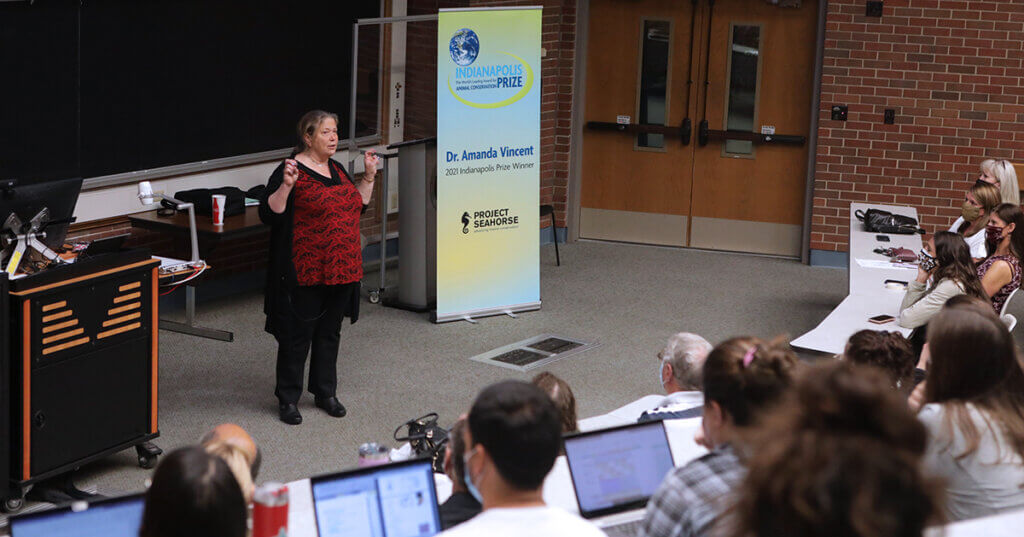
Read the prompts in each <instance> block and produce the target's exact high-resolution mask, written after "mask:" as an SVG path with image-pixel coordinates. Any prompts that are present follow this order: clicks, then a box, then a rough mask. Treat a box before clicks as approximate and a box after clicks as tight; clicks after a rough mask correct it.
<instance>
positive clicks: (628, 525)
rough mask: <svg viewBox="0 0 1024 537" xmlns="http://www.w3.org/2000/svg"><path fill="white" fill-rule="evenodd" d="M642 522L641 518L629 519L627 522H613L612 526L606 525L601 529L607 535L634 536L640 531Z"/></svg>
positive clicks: (615, 536) (609, 536) (618, 536)
mask: <svg viewBox="0 0 1024 537" xmlns="http://www.w3.org/2000/svg"><path fill="white" fill-rule="evenodd" d="M642 522H643V519H639V520H630V521H629V522H623V523H621V524H615V525H614V526H608V527H605V528H601V529H602V530H603V531H604V533H605V535H607V536H608V537H636V534H637V533H640V524H641V523H642Z"/></svg>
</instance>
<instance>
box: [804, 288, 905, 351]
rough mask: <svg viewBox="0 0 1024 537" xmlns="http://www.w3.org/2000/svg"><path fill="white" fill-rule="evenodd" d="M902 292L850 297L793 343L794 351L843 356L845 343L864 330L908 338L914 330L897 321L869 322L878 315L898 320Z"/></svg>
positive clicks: (882, 292)
mask: <svg viewBox="0 0 1024 537" xmlns="http://www.w3.org/2000/svg"><path fill="white" fill-rule="evenodd" d="M902 300H903V291H902V290H890V289H884V288H883V291H881V292H879V293H878V294H877V295H875V296H868V295H850V296H848V297H846V298H844V299H843V301H842V302H840V303H839V305H838V306H836V309H834V310H832V312H831V313H829V314H828V317H825V319H824V320H823V321H821V323H819V324H818V326H817V327H816V328H815V329H814V330H811V331H810V332H807V333H806V334H804V335H802V336H800V337H798V338H796V339H794V340H793V341H791V342H790V344H791V345H793V346H794V347H800V348H803V349H812V350H816V351H819V352H827V353H830V354H841V353H842V352H843V350H844V349H845V348H846V341H847V340H848V339H850V336H852V335H853V334H854V333H856V332H859V331H861V330H895V331H897V332H899V333H901V334H903V335H904V336H909V335H910V332H911V329H909V328H903V327H901V326H900V325H898V324H896V321H889V322H887V323H885V324H874V323H871V322H868V319H870V318H871V317H874V316H876V315H883V314H884V315H892V316H893V317H896V318H899V309H900V302H901V301H902Z"/></svg>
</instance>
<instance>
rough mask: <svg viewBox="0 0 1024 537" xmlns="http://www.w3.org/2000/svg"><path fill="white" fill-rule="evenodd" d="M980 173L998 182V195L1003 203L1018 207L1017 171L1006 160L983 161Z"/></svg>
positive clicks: (1018, 187) (1018, 186)
mask: <svg viewBox="0 0 1024 537" xmlns="http://www.w3.org/2000/svg"><path fill="white" fill-rule="evenodd" d="M981 171H982V172H984V173H986V174H987V175H991V176H992V177H995V178H996V179H998V180H999V193H1000V194H1001V195H1002V201H1003V203H1012V204H1014V205H1020V185H1018V184H1017V170H1016V169H1015V168H1014V167H1013V163H1012V162H1010V161H1008V160H996V159H985V160H983V161H981Z"/></svg>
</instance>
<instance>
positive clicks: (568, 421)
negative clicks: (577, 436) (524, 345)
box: [530, 371, 580, 433]
mask: <svg viewBox="0 0 1024 537" xmlns="http://www.w3.org/2000/svg"><path fill="white" fill-rule="evenodd" d="M530 382H531V383H533V385H534V386H536V387H538V388H540V389H542V390H544V393H546V394H548V396H549V397H551V401H552V402H554V403H555V406H556V407H557V408H558V413H559V415H561V416H562V432H563V433H574V432H576V431H578V430H579V428H580V427H579V423H578V420H577V417H576V396H575V395H573V394H572V388H570V387H569V383H568V382H566V381H564V380H562V379H560V378H558V377H556V376H555V375H554V373H549V372H547V371H544V372H541V373H538V374H537V376H535V377H533V380H531V381H530Z"/></svg>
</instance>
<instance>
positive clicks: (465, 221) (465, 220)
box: [462, 212, 469, 233]
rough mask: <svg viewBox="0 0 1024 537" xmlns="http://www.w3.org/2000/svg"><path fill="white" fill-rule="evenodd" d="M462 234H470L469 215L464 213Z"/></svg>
mask: <svg viewBox="0 0 1024 537" xmlns="http://www.w3.org/2000/svg"><path fill="white" fill-rule="evenodd" d="M462 232H463V233H469V213H468V212H465V213H462Z"/></svg>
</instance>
